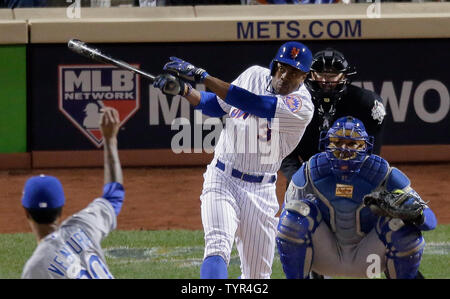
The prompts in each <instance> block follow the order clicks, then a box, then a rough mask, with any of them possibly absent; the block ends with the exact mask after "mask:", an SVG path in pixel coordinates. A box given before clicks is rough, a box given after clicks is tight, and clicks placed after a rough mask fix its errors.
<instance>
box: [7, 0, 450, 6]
mask: <svg viewBox="0 0 450 299" xmlns="http://www.w3.org/2000/svg"><path fill="white" fill-rule="evenodd" d="M449 1H450V0H0V8H18V7H67V6H68V5H70V4H73V3H74V2H78V3H79V5H80V6H81V7H114V6H135V7H152V6H194V5H265V4H331V3H343V4H351V3H373V2H449Z"/></svg>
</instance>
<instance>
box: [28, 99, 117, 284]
mask: <svg viewBox="0 0 450 299" xmlns="http://www.w3.org/2000/svg"><path fill="white" fill-rule="evenodd" d="M119 124H120V120H119V114H118V112H117V110H115V109H113V108H108V107H105V108H104V111H103V114H102V116H101V118H100V128H101V131H102V134H103V138H104V159H105V165H104V172H105V185H104V188H103V196H102V197H101V198H97V199H95V200H94V201H93V202H92V203H91V204H89V205H88V206H87V207H86V208H85V209H83V210H81V211H80V212H78V213H76V214H74V215H72V216H71V217H69V218H68V219H66V220H65V221H64V222H63V223H62V224H61V225H58V222H59V219H60V217H61V212H62V207H63V206H64V203H65V196H64V191H63V187H62V185H61V183H60V181H59V180H58V179H57V178H56V177H53V176H45V175H40V176H34V177H31V178H30V179H28V180H27V182H26V184H25V188H24V192H23V197H22V205H23V207H24V208H25V211H26V215H27V218H28V222H29V224H30V226H31V228H32V230H33V233H34V234H35V236H36V239H37V242H38V246H37V248H36V249H35V251H34V253H33V255H32V256H31V258H30V259H29V260H28V261H27V263H26V264H25V267H24V269H23V272H22V278H37V279H47V278H48V279H50V278H56V279H57V278H114V277H113V275H112V274H111V272H110V271H109V269H108V267H107V265H106V260H105V257H104V255H103V250H102V248H101V246H100V243H101V241H102V240H103V238H105V237H106V236H107V235H108V234H109V232H111V231H112V230H113V229H115V228H116V223H117V222H116V221H117V220H116V219H117V215H118V214H119V212H120V210H121V207H122V202H123V199H124V195H125V191H124V188H123V186H122V184H123V178H122V170H121V166H120V161H119V156H118V149H117V132H118V129H119ZM80 187H82V186H80Z"/></svg>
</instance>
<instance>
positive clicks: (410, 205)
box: [364, 189, 426, 225]
mask: <svg viewBox="0 0 450 299" xmlns="http://www.w3.org/2000/svg"><path fill="white" fill-rule="evenodd" d="M364 204H365V205H366V206H368V207H370V209H371V211H372V212H373V213H374V214H375V215H378V216H383V217H390V218H399V219H401V220H403V221H404V222H406V223H408V222H409V223H412V224H415V225H421V224H422V223H423V221H424V216H423V209H424V208H425V207H426V204H425V202H423V201H422V199H421V198H420V197H419V196H418V195H417V194H416V193H415V192H409V193H405V192H404V191H403V190H400V189H397V190H394V191H392V192H388V191H381V192H378V191H375V192H372V193H370V194H367V195H366V196H364Z"/></svg>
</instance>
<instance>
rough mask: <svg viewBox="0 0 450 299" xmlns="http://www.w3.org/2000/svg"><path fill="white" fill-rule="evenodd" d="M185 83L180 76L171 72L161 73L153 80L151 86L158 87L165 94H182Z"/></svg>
mask: <svg viewBox="0 0 450 299" xmlns="http://www.w3.org/2000/svg"><path fill="white" fill-rule="evenodd" d="M186 84H188V83H185V82H184V81H183V80H181V79H180V78H177V77H175V76H174V75H171V74H161V75H158V76H157V77H156V78H155V81H153V86H154V87H156V88H159V89H160V90H161V91H162V93H164V94H166V95H171V96H176V95H182V96H183V95H184V89H185V85H186Z"/></svg>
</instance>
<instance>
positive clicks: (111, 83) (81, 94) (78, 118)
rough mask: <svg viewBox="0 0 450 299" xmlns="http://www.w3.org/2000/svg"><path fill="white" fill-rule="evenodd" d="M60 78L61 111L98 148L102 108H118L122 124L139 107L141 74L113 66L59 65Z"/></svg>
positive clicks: (100, 139) (100, 135)
mask: <svg viewBox="0 0 450 299" xmlns="http://www.w3.org/2000/svg"><path fill="white" fill-rule="evenodd" d="M134 67H136V68H138V67H139V66H138V65H134ZM58 81H59V84H58V85H59V99H58V105H59V110H60V111H61V112H62V113H63V114H64V115H65V116H66V117H67V118H68V119H69V120H70V121H71V122H72V123H73V124H74V125H75V127H77V128H78V129H79V130H80V131H81V132H82V133H83V134H84V135H85V136H86V137H87V138H88V139H89V140H90V141H91V142H92V143H93V144H94V145H95V146H96V147H98V148H99V147H101V146H102V144H103V138H102V134H101V132H100V128H99V124H98V123H99V119H100V109H101V108H102V107H105V106H106V107H113V108H115V109H117V110H118V111H119V117H120V126H122V125H123V124H124V123H125V122H126V121H127V120H128V119H130V118H131V117H132V116H133V115H134V114H135V113H136V111H137V110H138V109H139V106H140V93H139V90H140V88H139V76H138V75H137V74H133V73H132V72H130V71H125V70H121V69H118V68H116V67H114V66H108V65H59V66H58Z"/></svg>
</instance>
